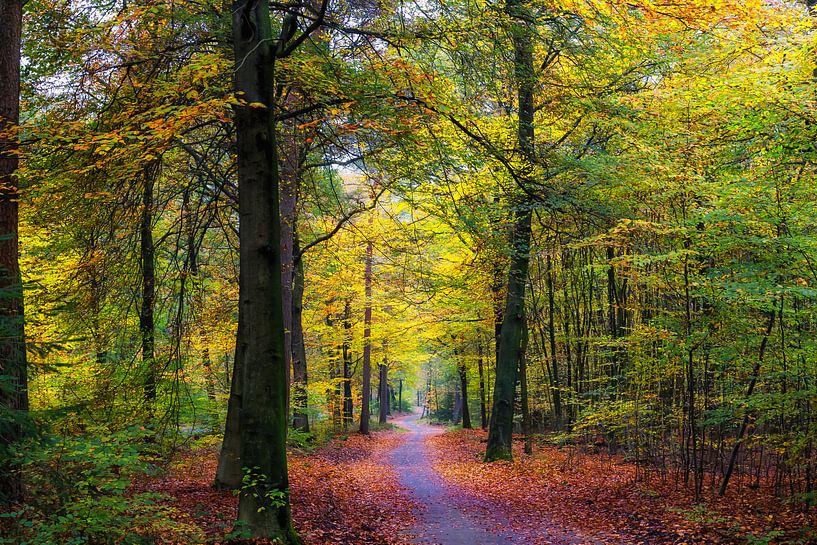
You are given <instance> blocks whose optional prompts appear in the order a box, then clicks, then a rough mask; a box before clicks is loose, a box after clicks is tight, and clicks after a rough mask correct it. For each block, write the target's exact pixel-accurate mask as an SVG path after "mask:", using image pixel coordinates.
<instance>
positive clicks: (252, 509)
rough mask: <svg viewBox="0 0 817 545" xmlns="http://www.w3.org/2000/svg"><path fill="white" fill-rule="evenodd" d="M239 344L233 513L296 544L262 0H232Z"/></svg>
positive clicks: (270, 69)
mask: <svg viewBox="0 0 817 545" xmlns="http://www.w3.org/2000/svg"><path fill="white" fill-rule="evenodd" d="M233 43H234V48H235V59H236V70H235V76H234V77H235V90H236V94H237V95H238V96H239V97H240V98H241V99H242V100H245V101H246V103H247V104H246V105H239V106H236V107H235V124H236V137H237V150H238V188H239V222H240V231H239V242H240V261H241V267H240V276H241V282H240V286H239V290H240V293H239V305H240V309H241V310H240V312H239V322H240V323H239V328H240V329H242V332H241V335H240V337H239V339H238V341H239V342H240V343H241V344H242V345H243V346H242V348H241V351H242V352H243V357H244V362H243V380H242V384H241V386H242V388H241V389H242V400H241V401H242V403H241V411H240V420H239V424H240V428H241V464H242V466H243V467H244V468H248V469H247V470H246V471H248V472H249V473H250V480H251V482H253V483H254V484H253V485H252V486H243V487H242V489H241V494H240V495H239V503H238V522H237V524H238V525H240V528H241V530H242V531H245V532H248V533H249V534H250V535H251V536H252V537H260V538H268V539H270V540H273V541H275V540H278V541H280V542H282V543H288V544H289V543H300V542H301V541H300V539H299V538H298V537H297V535H296V534H295V531H294V529H293V528H292V516H291V513H290V502H289V478H288V475H287V453H286V433H287V397H288V392H287V366H288V362H287V360H286V357H285V349H284V343H285V332H284V316H283V314H284V313H283V293H282V292H283V289H282V280H281V217H280V210H279V201H278V198H279V182H280V179H279V165H278V150H277V146H276V142H275V121H274V118H273V112H274V106H275V105H274V97H273V93H274V89H275V60H276V59H275V54H274V52H273V50H272V47H273V45H274V44H275V43H277V42H276V41H275V40H274V39H273V35H272V28H271V21H270V13H269V4H268V2H267V0H258V1H254V0H238V1H237V2H236V3H235V4H234V6H233Z"/></svg>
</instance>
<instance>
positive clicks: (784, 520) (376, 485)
mask: <svg viewBox="0 0 817 545" xmlns="http://www.w3.org/2000/svg"><path fill="white" fill-rule="evenodd" d="M441 431H442V433H439V434H438V435H434V436H432V437H431V438H430V439H428V444H429V446H430V447H431V449H430V451H431V453H432V463H433V467H434V469H435V471H436V472H438V473H439V475H440V476H441V477H442V478H443V480H444V481H445V483H446V485H447V487H446V488H447V489H448V490H447V493H448V494H449V495H450V497H451V498H452V499H453V500H454V501H455V502H456V503H457V505H458V506H459V507H460V508H462V509H464V510H467V511H468V512H469V513H471V514H472V515H473V516H475V517H477V518H480V519H482V520H483V521H484V523H485V526H486V527H488V528H493V529H495V530H496V531H497V532H501V533H502V532H504V533H505V534H506V535H511V536H512V541H511V543H514V544H523V545H551V544H552V545H565V544H567V543H570V544H571V545H573V544H576V545H584V544H588V545H589V544H591V543H592V544H594V545H601V544H603V545H608V544H610V545H613V544H616V545H618V544H627V545H670V544H672V545H682V544H686V545H705V544H736V545H737V544H741V545H742V544H747V543H748V544H760V543H774V542H776V540H786V542H790V543H803V544H807V543H814V540H815V539H817V533H815V532H814V530H813V528H814V527H815V523H817V517H815V513H814V512H813V511H811V512H808V511H804V510H803V509H801V508H798V507H797V506H796V505H791V504H786V503H784V502H782V501H781V500H780V499H778V498H775V497H774V495H773V494H770V493H769V491H768V490H764V489H763V488H759V489H757V488H750V487H747V486H746V485H744V484H743V483H741V482H740V480H739V479H738V480H736V483H735V484H736V485H737V486H735V489H734V490H733V491H731V492H730V493H729V494H728V495H727V496H726V497H723V498H718V497H716V496H715V494H712V495H711V497H707V498H704V499H703V500H702V501H700V502H698V503H696V502H695V499H694V497H693V495H692V493H691V492H690V491H689V489H688V488H686V487H684V486H683V485H682V484H679V483H677V481H676V480H675V479H673V478H667V479H661V478H657V477H656V478H647V479H645V478H644V474H643V471H642V473H641V475H640V477H639V478H638V480H637V477H636V468H635V466H634V465H633V464H631V463H628V462H626V461H624V460H623V459H622V457H620V456H612V455H609V454H606V453H598V452H592V448H590V447H588V448H585V447H581V446H568V447H563V448H558V447H554V446H549V445H547V444H546V443H545V442H544V441H540V442H539V444H537V445H536V446H535V450H534V454H533V455H526V454H524V452H523V444H522V440H521V437H519V438H517V439H519V440H515V443H516V444H515V452H514V454H515V461H513V462H496V463H493V464H483V463H482V456H483V453H484V449H485V441H486V438H487V433H486V432H484V431H481V430H463V429H461V428H454V427H447V428H445V429H444V431H443V430H441ZM403 432H404V430H401V429H400V428H396V429H394V430H389V431H378V432H373V433H372V435H371V436H370V437H365V436H362V435H360V434H357V433H350V434H348V435H343V436H340V437H338V438H335V439H333V440H331V441H329V442H327V443H326V444H324V445H322V446H320V447H318V448H316V449H315V450H312V451H309V450H300V449H298V450H294V451H291V452H290V459H289V460H290V467H289V471H290V483H291V487H292V488H291V489H292V511H293V520H294V521H295V525H296V529H297V530H298V532H299V534H300V535H301V537H302V538H303V540H304V542H305V543H306V544H308V545H334V544H338V545H341V544H345V545H409V544H411V543H416V541H414V540H415V539H416V538H417V531H416V529H413V528H415V523H416V521H417V518H416V516H415V515H416V514H417V513H422V511H423V510H424V509H425V506H423V505H421V504H418V503H417V501H416V500H414V499H413V498H412V496H411V494H410V493H409V491H407V490H406V489H405V488H404V487H402V486H401V485H400V484H399V482H398V478H397V472H396V470H395V468H394V467H393V465H392V462H391V461H390V458H389V453H390V452H392V451H393V450H394V449H395V448H397V447H398V446H399V445H400V444H401V443H402V442H403V441H405V438H406V434H405V433H403ZM540 439H543V438H540ZM217 457H218V452H217V449H214V448H199V449H196V450H188V451H187V452H185V454H184V455H183V456H182V457H180V459H179V460H178V461H177V462H175V463H173V464H172V465H171V466H169V467H168V468H167V472H166V473H164V474H163V475H162V476H160V477H155V478H149V479H147V480H144V481H142V482H140V483H138V484H137V485H136V486H135V488H134V491H138V492H155V493H159V494H161V495H163V496H164V497H165V499H164V500H163V501H164V502H166V504H167V505H168V506H169V507H171V508H172V509H173V510H174V514H173V515H172V517H173V518H174V520H176V521H177V522H179V523H182V524H186V525H190V526H192V527H197V528H198V529H200V530H201V532H202V534H200V535H203V536H206V540H207V542H208V543H225V544H226V543H230V544H239V543H265V541H248V540H245V539H240V538H230V537H228V536H229V535H230V532H231V531H232V530H233V521H234V520H235V516H236V510H237V507H238V499H237V497H236V495H235V494H234V493H232V492H231V491H229V490H216V489H214V488H213V486H212V483H213V479H214V475H215V471H216V465H217V459H218V458H217ZM543 534H544V535H545V536H547V535H549V537H543ZM579 536H585V537H579ZM588 536H589V537H588ZM200 539H201V537H200ZM165 543H174V544H175V543H178V542H177V541H174V538H171V539H170V540H168V541H166V542H165ZM441 543H443V545H447V544H446V543H445V542H441ZM475 545H479V544H475Z"/></svg>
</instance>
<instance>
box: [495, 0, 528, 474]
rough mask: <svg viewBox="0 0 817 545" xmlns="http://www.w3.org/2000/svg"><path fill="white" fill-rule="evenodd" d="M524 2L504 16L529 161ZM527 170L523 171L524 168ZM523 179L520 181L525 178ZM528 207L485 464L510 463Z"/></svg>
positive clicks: (517, 216) (522, 213) (514, 244)
mask: <svg viewBox="0 0 817 545" xmlns="http://www.w3.org/2000/svg"><path fill="white" fill-rule="evenodd" d="M522 1H523V0H507V4H506V8H505V9H506V12H507V13H508V15H509V16H510V17H512V18H513V23H512V26H511V33H512V36H513V47H514V77H515V79H516V83H517V86H518V103H519V104H518V106H519V107H518V111H519V114H518V116H519V124H518V125H519V126H518V134H517V140H518V145H519V149H520V151H521V153H522V156H523V157H524V158H525V160H526V161H528V163H530V161H531V160H532V159H533V88H534V68H533V43H532V40H531V34H532V32H531V28H530V27H529V26H528V25H530V24H531V23H530V22H528V20H529V19H530V18H529V17H526V16H525V14H524V13H523V12H524V9H523V6H522ZM525 169H526V170H527V167H525ZM523 178H524V177H523ZM531 216H532V211H531V206H530V203H529V202H528V200H527V199H524V198H523V199H520V200H519V202H517V205H516V210H515V211H514V224H513V233H512V236H511V252H512V253H511V264H510V269H509V271H508V289H507V293H506V296H505V311H504V313H503V319H502V328H501V330H500V334H499V350H498V352H497V362H496V377H495V382H494V384H495V385H494V404H493V409H492V410H491V424H490V427H489V430H488V446H487V448H486V449H485V461H486V462H490V461H493V460H510V459H512V458H513V449H512V446H513V443H512V439H513V436H512V433H513V407H514V399H515V394H516V370H517V361H518V359H519V351H520V346H521V343H522V330H523V327H524V320H525V281H526V279H527V276H528V264H529V257H530V238H531Z"/></svg>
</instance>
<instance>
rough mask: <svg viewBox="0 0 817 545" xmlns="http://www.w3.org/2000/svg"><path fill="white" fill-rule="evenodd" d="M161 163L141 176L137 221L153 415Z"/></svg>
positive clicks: (143, 326) (144, 346) (149, 405)
mask: <svg viewBox="0 0 817 545" xmlns="http://www.w3.org/2000/svg"><path fill="white" fill-rule="evenodd" d="M159 167H160V163H159V162H158V161H153V162H151V163H150V164H148V165H147V166H145V168H144V171H143V173H142V175H143V177H144V180H143V184H142V214H141V219H140V222H139V235H140V237H139V242H140V244H139V257H140V262H141V265H142V306H141V308H140V310H139V334H140V336H141V338H142V365H143V366H144V368H145V382H144V390H145V405H146V406H147V410H148V413H149V414H152V412H153V409H154V405H155V403H156V383H157V375H158V372H157V369H156V356H155V344H156V327H155V324H154V319H153V306H154V303H155V301H156V263H155V253H156V248H155V246H154V244H153V188H154V185H155V183H156V178H157V176H158V173H159Z"/></svg>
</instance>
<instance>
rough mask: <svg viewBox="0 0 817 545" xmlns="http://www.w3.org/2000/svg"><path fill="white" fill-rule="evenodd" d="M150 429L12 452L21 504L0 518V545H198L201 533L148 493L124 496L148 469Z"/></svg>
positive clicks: (152, 468) (71, 439) (151, 467)
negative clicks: (19, 471)
mask: <svg viewBox="0 0 817 545" xmlns="http://www.w3.org/2000/svg"><path fill="white" fill-rule="evenodd" d="M149 439H150V432H148V431H146V430H144V429H143V428H130V429H127V430H124V431H121V432H116V433H113V434H106V435H99V436H97V437H93V436H80V437H67V438H50V439H46V440H44V441H41V442H40V443H39V444H37V445H31V444H29V445H27V446H26V448H25V449H20V451H19V452H20V453H24V454H19V457H20V459H21V460H20V461H21V466H22V468H23V474H24V476H25V484H26V491H27V498H26V504H25V506H24V507H21V508H20V509H19V510H18V511H13V512H8V513H4V514H2V515H0V517H2V518H4V519H5V520H4V521H3V523H2V524H0V526H1V527H2V528H3V532H2V536H0V545H12V544H14V545H113V544H117V545H119V544H122V545H148V544H159V543H201V542H203V541H204V538H203V536H202V535H201V532H200V531H199V530H198V529H197V528H196V527H195V526H192V525H189V524H185V523H182V522H179V521H177V520H175V519H174V518H175V517H176V512H175V511H174V510H173V509H172V508H170V507H168V506H166V505H163V504H162V503H161V501H160V500H161V499H162V496H161V495H159V494H155V493H147V492H143V493H135V492H132V491H131V485H132V484H133V482H134V479H136V478H139V477H145V476H148V475H150V474H152V473H154V472H155V471H156V467H155V466H154V465H153V464H152V463H151V461H150V457H149V456H147V455H146V454H145V453H146V445H148V444H149Z"/></svg>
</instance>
